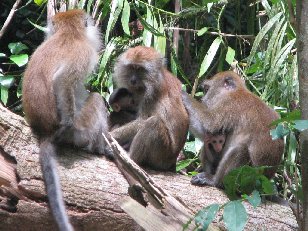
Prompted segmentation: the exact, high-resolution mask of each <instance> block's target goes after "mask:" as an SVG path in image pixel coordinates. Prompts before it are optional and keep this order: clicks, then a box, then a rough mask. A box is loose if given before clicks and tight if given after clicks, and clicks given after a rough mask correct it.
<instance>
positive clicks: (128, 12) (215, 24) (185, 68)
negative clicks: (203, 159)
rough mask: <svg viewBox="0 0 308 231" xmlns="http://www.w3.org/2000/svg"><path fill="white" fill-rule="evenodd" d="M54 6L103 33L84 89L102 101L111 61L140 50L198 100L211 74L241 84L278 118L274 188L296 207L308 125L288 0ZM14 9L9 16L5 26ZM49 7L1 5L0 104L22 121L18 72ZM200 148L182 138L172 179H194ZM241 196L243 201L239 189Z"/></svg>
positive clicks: (83, 0)
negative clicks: (150, 50)
mask: <svg viewBox="0 0 308 231" xmlns="http://www.w3.org/2000/svg"><path fill="white" fill-rule="evenodd" d="M58 2H60V3H59V5H61V6H62V7H63V6H65V7H66V8H67V9H70V8H75V7H78V8H84V9H85V10H86V11H87V12H88V13H89V14H91V15H92V17H93V18H94V20H95V23H96V25H97V26H98V27H99V28H100V30H101V32H102V40H103V42H104V49H103V50H102V52H101V58H100V62H99V66H98V69H97V71H96V73H94V74H93V75H91V76H90V77H89V78H88V81H87V87H88V89H89V90H91V91H97V92H100V93H101V95H102V96H103V97H104V98H105V99H106V100H108V97H109V95H110V94H111V93H112V91H113V87H114V86H113V83H112V71H113V64H114V62H115V60H116V58H117V57H118V56H119V54H121V53H122V52H123V51H124V50H126V49H127V48H128V47H131V46H136V45H139V44H142V45H145V46H152V47H154V48H155V49H157V50H158V51H159V52H161V53H162V54H164V55H165V57H166V60H167V62H166V64H167V68H168V69H169V70H170V71H171V72H172V73H173V74H174V75H175V76H177V77H178V78H179V79H180V80H181V82H182V83H183V89H186V90H187V91H188V92H189V93H191V94H192V95H194V96H195V97H196V98H200V97H202V95H203V91H202V89H201V88H200V85H201V83H202V81H203V80H204V79H207V78H209V77H211V76H213V75H214V74H215V73H217V72H220V71H224V70H229V69H232V70H234V71H236V72H238V73H239V74H240V75H241V76H243V78H244V79H245V81H246V85H247V87H248V88H249V89H250V90H251V91H252V92H253V93H254V94H256V95H258V96H259V97H260V98H261V99H262V100H263V101H265V102H266V103H267V104H268V105H270V106H271V107H273V108H275V110H276V111H277V112H279V113H280V115H281V118H282V119H281V120H279V121H277V122H276V123H275V124H274V125H275V126H276V128H275V129H274V130H272V136H273V138H281V137H282V138H283V139H284V140H285V144H286V146H285V152H284V156H283V161H282V163H281V166H280V167H279V171H278V173H277V174H276V176H275V178H274V181H273V182H272V184H275V186H276V190H277V193H278V194H279V195H280V196H281V197H283V198H284V199H286V200H289V201H292V202H294V203H298V202H300V201H301V200H302V181H301V179H302V177H301V161H300V160H301V156H300V146H299V132H300V131H302V130H304V129H305V128H307V123H306V122H305V121H302V120H300V118H301V113H300V110H299V82H298V61H297V48H296V11H295V9H296V2H295V1H294V0H268V1H267V0H262V1H255V0H221V1H218V0H216V1H215V0H214V1H213V0H212V1H210V0H195V1H186V0H182V1H180V0H172V1H171V0H160V1H151V0H149V1H137V0H133V1H128V0H107V1H103V0H79V1H78V0H71V1H58ZM14 3H15V5H16V8H15V10H14V15H12V18H11V19H10V20H9V21H8V19H9V14H10V11H11V9H12V7H14V6H15V5H14V6H13V4H14ZM47 6H48V4H47V1H44V0H28V1H25V0H17V1H16V2H13V1H11V0H2V1H1V2H0V9H1V10H0V25H1V28H2V29H1V30H0V102H1V103H2V104H3V105H5V106H6V107H8V108H9V109H10V110H12V111H14V112H16V113H18V114H21V115H23V112H22V107H21V99H22V95H21V83H22V77H23V71H24V69H25V67H26V64H27V62H28V60H29V57H30V56H31V54H32V53H33V51H34V50H35V48H36V47H37V46H38V45H39V44H40V43H41V42H42V41H43V40H44V33H43V31H44V26H46V23H47V18H46V15H47V8H48V7H47ZM7 22H8V24H6V23H7ZM80 55H82V54H80ZM200 147H201V142H200V141H199V140H195V139H194V138H193V137H192V136H188V138H187V142H186V144H185V148H184V155H185V159H184V160H182V161H181V162H179V164H178V166H177V171H182V170H185V172H186V173H187V174H188V175H194V174H195V172H194V168H195V167H197V166H198V163H199V162H198V153H199V151H200ZM242 171H245V170H242ZM248 171H252V170H248ZM245 174H247V172H246V173H245ZM253 174H257V173H253ZM256 187H257V186H256ZM236 190H237V191H238V190H240V189H239V188H238V189H236ZM249 190H250V191H253V190H252V189H249ZM261 191H262V190H261ZM264 191H265V192H264ZM241 193H246V191H245V189H244V190H243V192H241ZM250 193H251V192H250ZM263 193H265V194H266V189H265V190H263Z"/></svg>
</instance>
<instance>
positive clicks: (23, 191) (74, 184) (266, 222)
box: [0, 105, 298, 231]
mask: <svg viewBox="0 0 308 231" xmlns="http://www.w3.org/2000/svg"><path fill="white" fill-rule="evenodd" d="M38 152H39V148H38V142H37V138H36V137H35V136H34V135H33V134H32V132H31V130H30V128H29V127H28V125H27V124H26V122H25V121H24V119H23V118H22V117H20V116H18V115H16V114H14V113H12V112H10V111H9V110H7V109H5V108H4V107H2V106H1V105H0V201H1V204H3V206H0V231H2V230H3V231H4V230H5V231H13V230H14V231H16V230H23V231H28V230H29V231H30V230H31V231H36V230H46V231H49V230H50V231H51V230H56V226H55V224H54V222H53V220H52V217H51V214H50V212H49V209H48V204H47V197H46V193H45V188H44V184H43V180H42V173H41V171H40V165H39V161H38ZM58 161H59V166H58V169H59V174H60V178H61V184H62V189H63V195H64V200H65V203H66V206H67V211H68V215H69V217H70V219H71V222H72V224H73V226H74V227H75V229H76V230H77V231H79V230H80V231H83V230H84V231H86V230H87V231H89V230H90V231H96V230H142V228H141V227H140V226H139V225H138V224H137V223H136V222H135V221H134V220H133V219H132V218H131V217H130V216H128V215H127V214H126V213H125V212H124V211H123V209H121V207H120V202H122V204H121V205H122V207H123V199H125V198H126V199H127V197H128V187H129V185H128V183H127V181H126V180H125V178H124V177H123V176H122V174H121V172H120V171H119V170H118V168H117V167H116V165H115V163H114V162H112V161H109V160H107V159H105V158H104V157H100V156H96V155H93V154H90V153H86V152H84V151H81V150H76V149H71V148H62V149H61V150H60V153H59V156H58ZM147 172H148V173H149V174H150V175H151V178H152V179H153V180H154V181H155V183H156V184H157V185H159V186H160V187H161V188H163V189H164V190H166V191H167V192H168V193H169V194H170V195H172V196H173V197H176V198H179V199H180V200H181V201H183V202H184V203H185V204H186V205H187V206H188V207H189V208H190V209H191V210H192V211H193V212H196V211H198V210H199V209H201V208H203V207H205V206H207V205H210V204H213V203H219V204H223V203H225V202H227V201H228V199H227V197H226V196H225V195H224V194H223V192H222V191H221V190H218V189H216V188H213V187H198V186H193V185H191V184H190V179H189V177H187V176H183V175H179V174H175V173H170V172H169V173H162V172H154V171H147ZM124 201H125V200H124ZM133 203H134V202H133ZM1 204H0V205H1ZM5 204H6V206H5ZM245 206H246V209H247V211H248V214H249V220H248V223H247V225H246V228H245V229H246V230H260V229H267V230H296V229H297V227H298V226H297V223H296V220H295V218H294V216H293V214H292V211H291V209H290V208H288V207H285V206H280V205H278V204H273V203H270V202H269V203H266V204H263V205H261V206H260V207H258V208H257V209H253V208H252V207H251V206H250V205H248V204H247V205H245ZM129 207H131V206H129ZM123 208H124V207H123ZM124 209H125V208H124ZM149 222H150V221H149ZM215 226H218V227H223V224H222V223H221V222H219V218H217V219H216V220H215Z"/></svg>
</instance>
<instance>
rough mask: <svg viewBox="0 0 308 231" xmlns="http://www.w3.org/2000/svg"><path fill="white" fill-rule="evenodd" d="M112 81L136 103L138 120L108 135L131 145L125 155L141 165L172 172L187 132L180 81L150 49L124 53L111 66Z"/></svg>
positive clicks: (160, 57) (186, 115)
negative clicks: (112, 72) (123, 89)
mask: <svg viewBox="0 0 308 231" xmlns="http://www.w3.org/2000/svg"><path fill="white" fill-rule="evenodd" d="M113 77H114V81H115V83H116V85H117V87H119V88H127V89H128V90H129V92H131V93H132V94H133V99H134V100H135V102H138V118H137V119H136V120H134V121H131V122H130V123H128V124H125V125H124V126H122V127H119V128H117V129H115V130H113V131H112V132H111V135H112V136H113V137H114V138H115V139H116V140H117V141H118V142H119V143H120V144H121V145H123V144H125V143H127V142H131V146H130V150H129V155H130V157H131V159H132V160H134V161H135V162H136V163H137V164H139V165H142V166H147V167H150V168H152V169H156V170H172V171H174V170H175V166H176V159H177V156H178V154H179V153H180V150H181V149H182V148H183V146H184V143H185V140H186V134H187V131H188V122H189V121H188V114H187V111H186V110H185V108H184V105H183V102H182V99H181V82H180V81H179V80H178V79H177V78H176V77H174V76H173V75H172V74H171V73H170V72H168V71H167V70H166V69H165V67H164V59H163V56H162V55H161V54H160V53H159V52H157V51H156V50H155V49H153V48H151V47H143V46H137V47H135V48H130V49H128V50H127V51H126V52H124V53H123V54H122V55H121V56H120V57H119V59H118V61H117V62H116V64H115V70H114V75H113Z"/></svg>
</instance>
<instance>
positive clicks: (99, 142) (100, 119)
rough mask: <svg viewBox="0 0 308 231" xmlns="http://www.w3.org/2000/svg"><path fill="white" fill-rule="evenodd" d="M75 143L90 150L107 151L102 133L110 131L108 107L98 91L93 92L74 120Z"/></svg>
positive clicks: (103, 152)
mask: <svg viewBox="0 0 308 231" xmlns="http://www.w3.org/2000/svg"><path fill="white" fill-rule="evenodd" d="M74 128H75V129H74V135H73V144H74V145H75V146H77V147H81V148H84V149H86V150H88V151H90V152H96V153H99V154H105V155H110V153H106V143H105V140H104V137H103V135H102V133H104V134H106V133H107V131H108V124H107V108H106V106H105V103H104V101H103V99H102V97H101V96H100V95H99V94H98V93H91V94H90V95H89V97H88V98H87V100H86V101H85V103H84V105H83V106H82V108H81V111H80V113H79V115H78V116H77V118H76V119H75V121H74Z"/></svg>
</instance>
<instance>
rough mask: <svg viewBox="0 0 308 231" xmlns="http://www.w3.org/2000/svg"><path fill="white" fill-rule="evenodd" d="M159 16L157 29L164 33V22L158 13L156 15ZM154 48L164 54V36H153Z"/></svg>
mask: <svg viewBox="0 0 308 231" xmlns="http://www.w3.org/2000/svg"><path fill="white" fill-rule="evenodd" d="M158 17H159V26H158V28H157V29H158V30H159V32H160V33H162V34H164V33H165V28H164V24H163V22H162V20H161V17H160V15H158ZM154 48H155V49H156V50H157V51H159V52H160V53H161V54H162V55H163V56H165V52H166V37H165V36H156V35H155V36H154Z"/></svg>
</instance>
